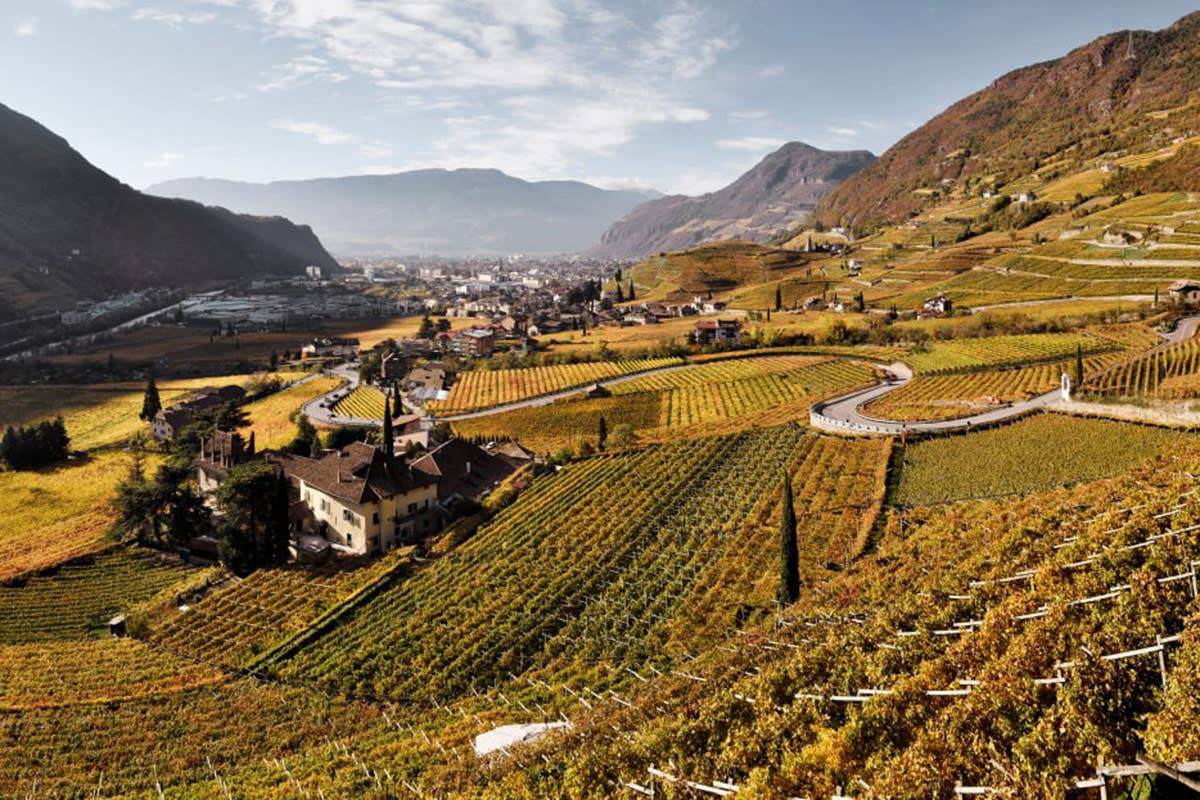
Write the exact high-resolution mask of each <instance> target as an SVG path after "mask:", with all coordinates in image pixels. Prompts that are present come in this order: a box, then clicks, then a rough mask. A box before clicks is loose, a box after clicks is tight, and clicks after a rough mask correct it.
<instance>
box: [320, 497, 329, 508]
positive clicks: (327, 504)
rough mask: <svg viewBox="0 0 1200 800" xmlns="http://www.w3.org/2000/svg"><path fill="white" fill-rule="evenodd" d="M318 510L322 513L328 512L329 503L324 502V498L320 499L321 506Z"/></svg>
mask: <svg viewBox="0 0 1200 800" xmlns="http://www.w3.org/2000/svg"><path fill="white" fill-rule="evenodd" d="M320 508H321V510H322V511H328V510H329V503H327V502H325V498H324V497H322V498H321V504H320Z"/></svg>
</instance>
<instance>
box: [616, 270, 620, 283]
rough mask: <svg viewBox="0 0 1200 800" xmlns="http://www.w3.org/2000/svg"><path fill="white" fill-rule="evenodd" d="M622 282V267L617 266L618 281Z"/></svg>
mask: <svg viewBox="0 0 1200 800" xmlns="http://www.w3.org/2000/svg"><path fill="white" fill-rule="evenodd" d="M620 282H621V268H620V267H617V283H620Z"/></svg>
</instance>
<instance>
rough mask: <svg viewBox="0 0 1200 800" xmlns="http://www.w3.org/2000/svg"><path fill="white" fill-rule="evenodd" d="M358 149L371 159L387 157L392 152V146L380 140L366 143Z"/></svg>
mask: <svg viewBox="0 0 1200 800" xmlns="http://www.w3.org/2000/svg"><path fill="white" fill-rule="evenodd" d="M358 149H359V151H360V152H362V154H363V155H364V156H366V157H367V158H371V159H379V158H387V157H388V156H390V155H391V154H392V148H390V147H388V146H387V145H385V144H382V143H380V142H371V143H370V144H364V145H362V146H361V147H360V148H358Z"/></svg>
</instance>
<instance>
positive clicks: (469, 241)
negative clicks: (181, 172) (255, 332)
mask: <svg viewBox="0 0 1200 800" xmlns="http://www.w3.org/2000/svg"><path fill="white" fill-rule="evenodd" d="M148 191H150V192H151V193H152V194H157V195H162V196H166V197H186V198H189V199H191V200H198V201H200V202H202V203H207V204H211V205H221V206H225V207H227V208H232V209H234V210H235V211H241V212H243V213H250V214H261V213H266V212H268V211H269V212H272V213H280V214H284V215H286V216H288V217H292V218H295V219H303V220H306V221H308V222H310V223H311V224H312V225H313V227H314V228H315V229H316V230H317V232H318V233H319V234H320V236H321V239H322V241H324V242H326V244H328V245H329V247H330V248H331V249H332V250H334V252H338V253H345V254H354V253H360V254H361V253H398V254H410V253H436V254H439V255H448V256H453V255H464V254H469V253H560V252H575V251H578V250H582V249H584V248H586V247H588V246H589V245H591V244H592V243H593V242H595V241H596V239H597V238H599V236H600V234H601V232H603V230H604V226H605V225H607V224H609V223H610V222H611V221H612V220H614V219H617V218H619V217H620V216H621V215H622V214H625V213H626V212H627V211H629V209H631V208H633V207H634V206H635V205H637V204H638V203H640V202H642V201H643V200H645V199H646V195H645V194H642V193H640V192H630V191H607V190H604V189H597V188H596V187H594V186H590V185H588V184H586V183H580V182H578V181H539V182H532V183H531V182H529V181H523V180H521V179H519V178H514V177H512V176H510V175H506V174H504V173H503V172H500V171H499V170H494V169H457V170H444V169H425V170H415V171H412V172H401V173H396V174H394V175H359V176H349V177H341V178H321V179H318V180H307V181H277V182H274V183H266V184H256V183H240V182H237V181H223V180H211V179H207V178H186V179H181V180H175V181H167V182H166V183H160V184H157V185H155V186H151V187H150V188H149V190H148Z"/></svg>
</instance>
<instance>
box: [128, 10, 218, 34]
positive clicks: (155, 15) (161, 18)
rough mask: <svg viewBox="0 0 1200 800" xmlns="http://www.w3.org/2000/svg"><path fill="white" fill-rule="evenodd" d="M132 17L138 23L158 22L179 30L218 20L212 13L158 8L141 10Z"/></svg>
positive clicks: (136, 11)
mask: <svg viewBox="0 0 1200 800" xmlns="http://www.w3.org/2000/svg"><path fill="white" fill-rule="evenodd" d="M130 17H131V18H132V19H134V20H135V21H137V22H157V23H159V24H161V25H166V26H167V27H170V28H175V29H176V30H178V29H179V28H182V27H183V26H184V25H206V24H208V23H210V22H213V21H214V20H216V18H217V15H216V14H214V13H212V12H211V11H186V12H184V11H163V10H162V9H158V8H139V9H136V10H135V11H134V12H133V13H132V14H131V15H130Z"/></svg>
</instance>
